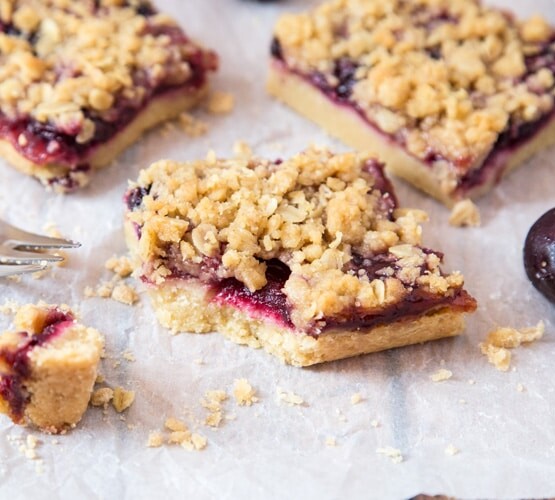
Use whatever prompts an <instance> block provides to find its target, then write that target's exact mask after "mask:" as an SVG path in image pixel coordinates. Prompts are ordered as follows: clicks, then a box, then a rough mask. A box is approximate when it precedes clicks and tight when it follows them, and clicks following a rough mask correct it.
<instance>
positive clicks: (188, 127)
mask: <svg viewBox="0 0 555 500" xmlns="http://www.w3.org/2000/svg"><path fill="white" fill-rule="evenodd" d="M178 122H179V127H180V128H181V130H183V132H185V133H186V134H187V135H188V136H189V137H200V136H201V135H204V134H206V132H208V125H207V124H206V123H205V122H203V121H201V120H199V119H197V118H195V117H194V116H193V115H192V114H191V113H187V112H186V111H185V112H183V113H181V114H180V115H179V117H178Z"/></svg>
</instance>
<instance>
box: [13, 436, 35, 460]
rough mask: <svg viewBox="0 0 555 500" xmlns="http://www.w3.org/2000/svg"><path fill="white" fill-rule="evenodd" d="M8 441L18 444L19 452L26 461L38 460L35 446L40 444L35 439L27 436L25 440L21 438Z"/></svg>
mask: <svg viewBox="0 0 555 500" xmlns="http://www.w3.org/2000/svg"><path fill="white" fill-rule="evenodd" d="M8 439H9V438H8ZM9 440H10V441H13V442H14V443H17V444H19V452H20V453H21V454H22V455H23V456H24V457H25V458H27V459H28V460H40V458H39V456H38V454H37V446H38V445H39V444H40V441H39V440H38V439H37V437H35V436H33V435H32V434H28V435H27V437H26V438H25V440H23V439H22V438H21V437H14V438H11V439H9Z"/></svg>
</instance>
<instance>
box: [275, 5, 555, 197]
mask: <svg viewBox="0 0 555 500" xmlns="http://www.w3.org/2000/svg"><path fill="white" fill-rule="evenodd" d="M271 56H272V57H271V65H270V75H269V80H268V90H269V92H270V93H271V94H273V95H275V96H276V97H278V98H279V99H280V100H282V101H284V102H285V103H287V104H288V105H290V106H291V107H292V108H294V109H295V110H296V111H298V112H300V113H301V114H302V115H304V116H306V117H307V118H309V119H311V120H313V121H315V122H316V123H318V124H319V125H320V126H322V127H323V128H324V129H326V130H327V131H328V132H329V133H331V134H332V135H334V136H336V137H338V138H340V139H342V140H343V141H344V142H346V143H347V144H349V145H350V146H352V147H355V148H357V149H360V150H368V151H374V152H377V153H378V154H379V156H380V158H382V159H383V160H384V161H385V163H386V164H387V166H388V168H389V169H391V171H392V172H393V173H394V174H396V175H398V176H400V177H403V178H405V179H406V180H408V181H409V182H411V183H412V184H414V185H415V186H416V187H418V188H420V189H422V190H424V191H426V192H427V193H429V194H431V195H432V196H434V197H436V198H437V199H439V200H441V201H443V202H444V203H446V204H447V205H449V206H451V205H453V204H454V202H456V201H457V200H460V199H463V198H469V197H470V198H471V197H476V196H479V195H481V194H484V193H485V192H487V191H488V190H490V189H491V188H492V186H494V185H495V184H496V183H497V182H498V181H499V180H500V178H501V177H502V176H503V175H505V174H506V173H507V172H509V171H510V170H511V169H512V168H514V167H516V166H517V165H519V164H521V163H523V162H524V161H525V160H526V159H528V158H529V157H530V156H532V155H533V154H534V153H535V152H537V151H538V150H539V149H541V148H544V147H546V146H547V145H549V144H551V143H553V142H555V110H554V105H553V102H554V95H555V78H554V73H555V31H554V30H553V28H552V27H550V26H549V25H548V24H547V22H546V21H545V20H544V19H543V18H541V17H539V16H534V17H532V18H531V19H529V20H528V21H526V22H520V21H517V20H515V19H514V18H513V16H512V15H511V14H509V13H507V12H504V11H502V10H498V9H495V8H492V7H486V6H483V5H482V4H481V3H480V2H478V1H477V0H414V1H410V2H407V1H405V0H332V1H328V2H326V3H324V4H322V5H320V6H319V7H317V8H316V9H314V10H312V11H310V12H307V13H300V14H286V15H284V16H283V17H281V18H280V19H279V21H278V22H277V25H276V27H275V32H274V39H273V41H272V46H271Z"/></svg>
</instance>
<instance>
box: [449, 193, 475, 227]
mask: <svg viewBox="0 0 555 500" xmlns="http://www.w3.org/2000/svg"><path fill="white" fill-rule="evenodd" d="M449 224H451V225H452V226H456V227H461V226H473V227H478V226H479V225H480V224H481V220H480V212H479V210H478V207H477V206H476V205H475V204H474V203H473V202H472V200H468V199H466V200H461V201H459V202H457V203H455V205H454V206H453V209H452V210H451V215H450V216H449Z"/></svg>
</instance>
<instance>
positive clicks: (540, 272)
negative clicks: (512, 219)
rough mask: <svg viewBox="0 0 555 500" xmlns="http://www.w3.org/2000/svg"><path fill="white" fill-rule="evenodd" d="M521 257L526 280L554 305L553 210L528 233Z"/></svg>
mask: <svg viewBox="0 0 555 500" xmlns="http://www.w3.org/2000/svg"><path fill="white" fill-rule="evenodd" d="M523 257H524V269H525V270H526V275H527V276H528V279H529V280H530V281H531V282H532V284H533V285H534V286H535V287H536V289H537V290H539V291H540V292H541V293H542V294H543V295H544V296H545V297H546V298H547V299H548V300H550V301H551V302H553V303H554V304H555V208H552V209H551V210H548V211H547V212H546V213H545V214H543V215H542V216H541V217H540V218H539V219H538V220H537V221H536V222H535V223H534V224H533V225H532V227H531V228H530V231H528V235H527V236H526V240H525V243H524V255H523Z"/></svg>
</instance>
